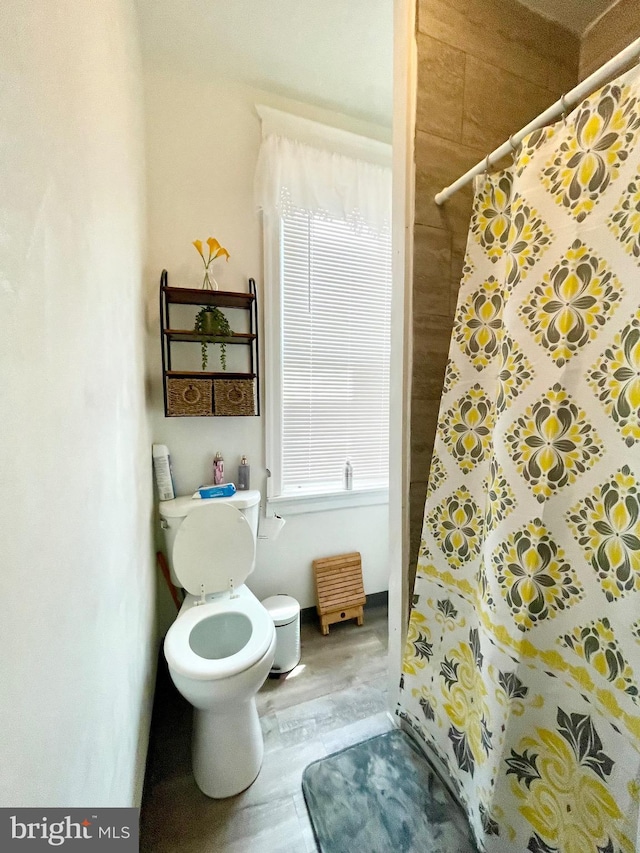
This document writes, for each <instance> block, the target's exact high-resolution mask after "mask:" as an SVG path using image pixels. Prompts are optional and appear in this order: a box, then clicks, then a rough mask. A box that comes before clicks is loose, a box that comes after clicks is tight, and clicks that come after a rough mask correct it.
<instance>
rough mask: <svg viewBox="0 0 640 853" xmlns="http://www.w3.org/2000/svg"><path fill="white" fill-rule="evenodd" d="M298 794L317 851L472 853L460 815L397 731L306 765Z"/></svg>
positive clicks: (408, 742) (434, 778) (463, 817)
mask: <svg viewBox="0 0 640 853" xmlns="http://www.w3.org/2000/svg"><path fill="white" fill-rule="evenodd" d="M302 791H303V793H304V798H305V802H306V804H307V810H308V811H309V816H310V818H311V824H312V826H313V831H314V833H315V836H316V841H317V844H318V849H319V850H320V851H321V853H354V851H356V850H357V851H363V853H365V851H366V853H475V851H476V848H475V846H474V844H473V842H472V840H471V837H470V835H469V830H468V826H467V821H466V818H465V816H464V814H463V813H462V812H461V811H460V809H459V807H458V806H457V805H456V804H455V803H454V801H453V800H452V799H451V797H450V795H449V793H448V792H447V790H446V789H445V787H444V786H443V784H442V782H440V780H439V779H438V777H437V776H436V775H435V773H434V772H433V770H432V769H431V767H430V765H429V764H428V762H427V761H426V759H425V758H424V756H423V755H422V753H421V752H419V750H418V748H417V747H416V746H415V745H414V744H413V742H412V741H411V739H410V738H409V737H408V736H407V735H405V733H404V732H402V731H400V730H397V729H396V730H394V731H391V732H386V733H385V734H382V735H378V736H377V737H372V738H370V739H369V740H365V741H363V742H362V743H357V744H355V746H349V747H347V748H346V749H343V750H341V751H340V752H336V753H334V754H333V755H329V756H327V758H321V759H320V760H319V761H314V762H313V764H310V765H309V766H308V767H307V768H306V769H305V771H304V773H303V775H302Z"/></svg>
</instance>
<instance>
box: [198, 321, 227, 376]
mask: <svg viewBox="0 0 640 853" xmlns="http://www.w3.org/2000/svg"><path fill="white" fill-rule="evenodd" d="M193 329H194V331H195V332H198V333H199V334H201V335H219V336H220V337H224V338H228V337H229V336H230V335H232V334H233V332H232V331H231V326H230V325H229V321H228V320H227V318H226V317H225V316H224V314H223V313H222V311H221V310H220V309H219V308H216V307H214V306H213V305H205V306H204V307H203V308H201V309H200V310H199V311H198V313H197V314H196V321H195V325H194V327H193ZM207 343H208V341H207V340H206V339H205V338H202V340H201V341H200V348H201V351H202V369H203V370H206V369H207V362H208V360H209V355H208V353H207ZM220 364H221V365H222V369H223V370H226V369H227V344H226V342H225V341H220Z"/></svg>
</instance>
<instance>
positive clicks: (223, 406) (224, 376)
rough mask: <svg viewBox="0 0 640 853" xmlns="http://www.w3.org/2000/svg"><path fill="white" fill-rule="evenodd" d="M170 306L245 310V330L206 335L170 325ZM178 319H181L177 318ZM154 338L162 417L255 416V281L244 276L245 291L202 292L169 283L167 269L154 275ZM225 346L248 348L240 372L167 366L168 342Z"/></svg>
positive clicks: (257, 399) (257, 390)
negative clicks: (156, 314)
mask: <svg viewBox="0 0 640 853" xmlns="http://www.w3.org/2000/svg"><path fill="white" fill-rule="evenodd" d="M171 305H193V306H194V307H202V306H207V305H214V306H216V307H218V308H233V309H240V310H241V311H245V312H247V314H248V318H249V332H233V333H232V334H231V335H224V336H222V335H207V334H203V333H202V332H196V331H195V330H194V329H174V328H172V327H171V322H170V316H169V315H170V306H171ZM182 322H184V320H183V321H182ZM160 338H161V345H162V385H163V392H164V413H165V415H166V417H173V418H175V417H216V416H225V417H229V416H234V415H236V416H246V415H259V414H260V388H259V368H258V315H257V300H256V283H255V281H254V280H253V279H252V278H250V279H249V291H248V292H247V293H236V292H233V291H229V290H202V289H199V290H198V289H195V288H189V287H169V283H168V273H167V271H166V270H163V271H162V275H161V276H160ZM176 343H187V344H189V343H190V344H194V343H196V344H202V343H206V344H214V345H215V344H225V345H231V346H238V345H239V346H242V347H245V348H246V350H247V351H248V358H247V362H248V364H247V367H248V370H247V371H246V372H245V371H240V372H239V371H234V372H230V371H206V370H176V368H175V366H174V365H173V364H172V344H176Z"/></svg>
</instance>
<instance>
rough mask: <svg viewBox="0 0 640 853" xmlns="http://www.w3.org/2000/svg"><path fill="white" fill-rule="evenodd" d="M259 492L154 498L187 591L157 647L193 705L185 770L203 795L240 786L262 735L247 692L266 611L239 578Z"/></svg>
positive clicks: (261, 672) (254, 679)
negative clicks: (189, 754) (189, 766)
mask: <svg viewBox="0 0 640 853" xmlns="http://www.w3.org/2000/svg"><path fill="white" fill-rule="evenodd" d="M259 505H260V492H258V491H254V490H249V491H245V492H241V493H236V494H235V495H233V497H230V498H212V499H210V500H200V499H195V500H194V499H192V498H190V497H181V498H176V499H175V500H172V501H164V502H162V503H161V504H160V516H161V519H162V526H163V528H164V533H165V541H166V545H167V556H168V561H169V567H170V569H171V578H172V580H173V582H174V584H175V585H176V586H181V587H183V588H184V590H185V592H186V598H185V600H184V603H183V605H182V607H181V608H180V612H179V613H178V616H177V618H176V621H175V622H174V623H173V625H172V626H171V628H169V631H168V633H167V636H166V638H165V641H164V654H165V657H166V659H167V663H168V665H169V672H170V674H171V678H172V679H173V683H174V684H175V686H176V687H177V688H178V690H179V691H180V693H182V695H183V696H184V697H185V699H187V700H188V701H189V702H190V703H191V704H192V705H193V707H194V718H193V741H192V760H193V775H194V776H195V780H196V782H197V784H198V787H199V788H200V790H201V791H202V792H203V793H204V794H206V795H207V796H209V797H216V798H222V797H231V796H233V795H234V794H238V793H240V791H243V790H244V789H245V788H247V787H248V786H249V785H250V784H251V783H252V782H253V781H254V779H255V778H256V776H257V775H258V772H259V770H260V766H261V764H262V756H263V752H264V743H263V739H262V730H261V728H260V721H259V719H258V711H257V709H256V702H255V695H256V693H257V692H258V690H259V689H260V687H261V686H262V684H263V683H264V681H265V679H266V677H267V675H268V674H269V670H270V669H271V665H272V663H273V658H274V654H275V648H276V632H275V627H274V624H273V619H272V618H271V616H270V615H269V613H268V612H267V610H266V609H265V608H264V607H263V606H262V604H261V603H260V602H259V601H258V599H257V598H256V597H255V596H254V595H253V593H252V592H251V590H249V589H248V588H247V587H246V586H245V585H244V582H245V580H246V578H247V576H248V575H249V574H250V573H251V572H252V571H253V567H254V564H255V554H256V535H257V531H258V514H259Z"/></svg>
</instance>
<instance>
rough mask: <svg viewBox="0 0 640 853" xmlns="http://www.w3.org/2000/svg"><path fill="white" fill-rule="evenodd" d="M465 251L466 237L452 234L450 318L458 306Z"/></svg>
mask: <svg viewBox="0 0 640 853" xmlns="http://www.w3.org/2000/svg"><path fill="white" fill-rule="evenodd" d="M466 250H467V235H466V234H453V235H452V237H451V267H450V278H449V313H450V314H451V315H452V316H455V312H456V307H457V304H458V290H459V288H460V279H461V278H462V269H463V267H464V258H465V253H466Z"/></svg>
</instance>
